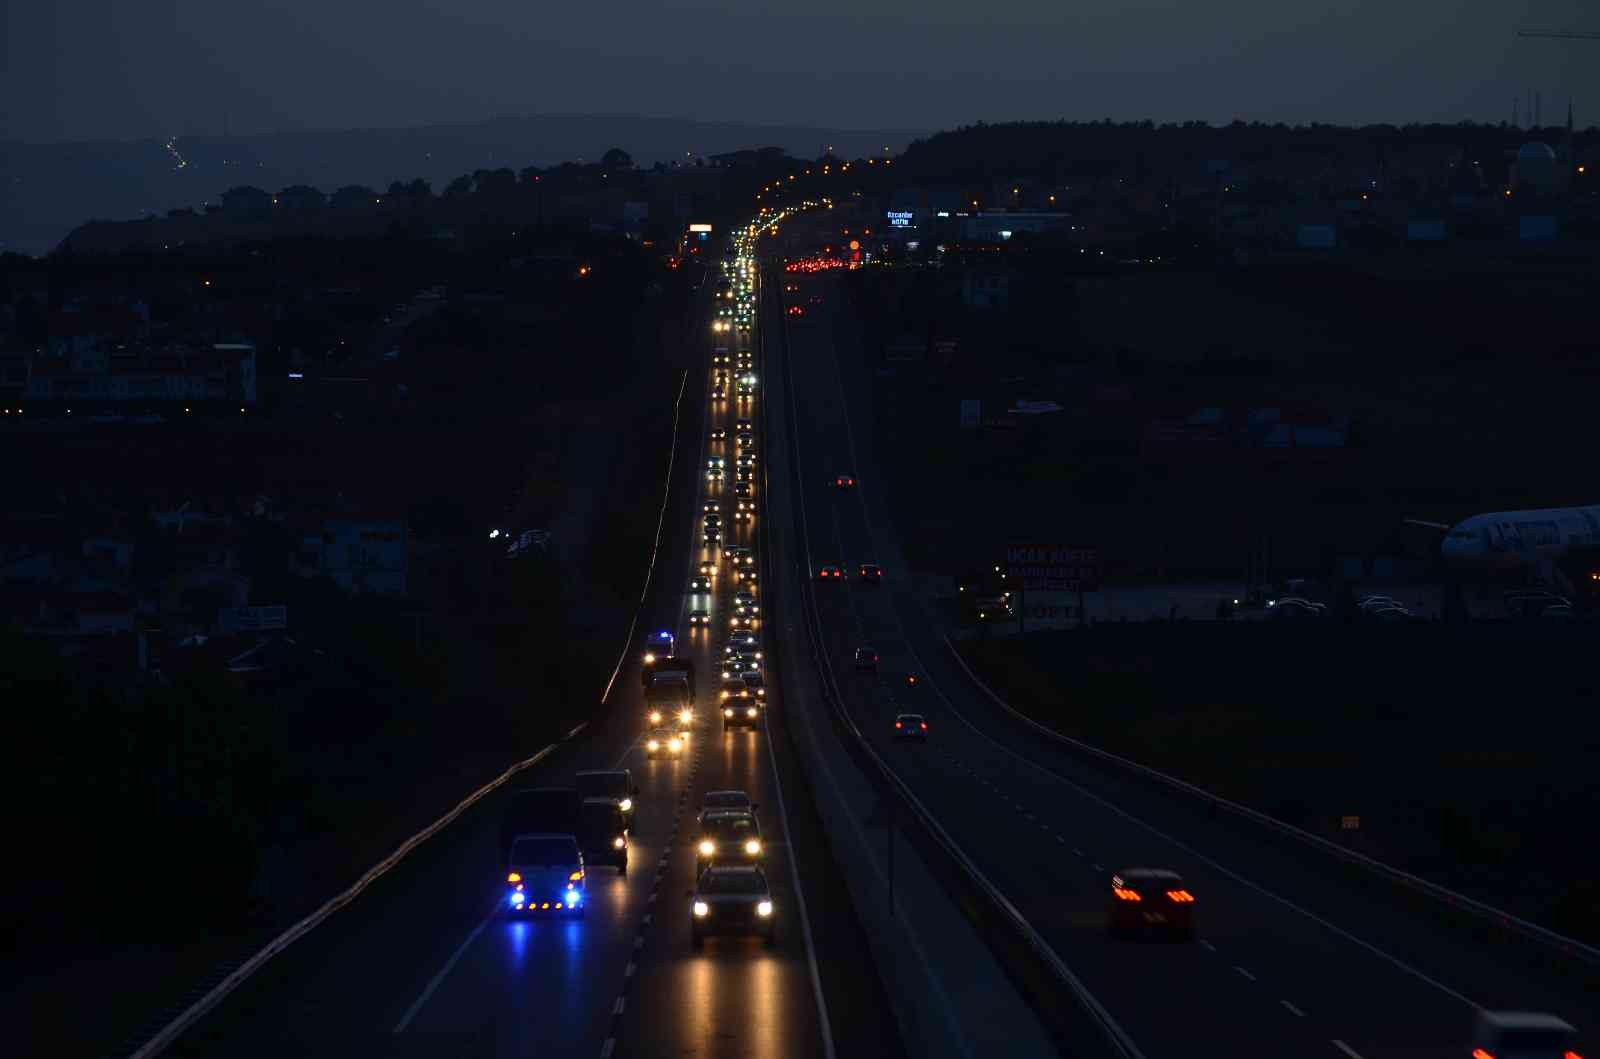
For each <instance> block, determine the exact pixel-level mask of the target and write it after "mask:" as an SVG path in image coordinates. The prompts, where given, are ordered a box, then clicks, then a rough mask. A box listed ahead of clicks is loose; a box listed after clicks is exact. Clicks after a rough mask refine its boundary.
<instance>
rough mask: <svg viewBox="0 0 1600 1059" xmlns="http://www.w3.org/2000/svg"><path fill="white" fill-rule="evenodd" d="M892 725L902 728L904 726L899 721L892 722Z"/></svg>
mask: <svg viewBox="0 0 1600 1059" xmlns="http://www.w3.org/2000/svg"><path fill="white" fill-rule="evenodd" d="M894 726H895V727H896V728H904V727H905V725H903V724H901V723H900V722H899V721H896V722H894ZM923 727H924V728H926V727H927V725H923Z"/></svg>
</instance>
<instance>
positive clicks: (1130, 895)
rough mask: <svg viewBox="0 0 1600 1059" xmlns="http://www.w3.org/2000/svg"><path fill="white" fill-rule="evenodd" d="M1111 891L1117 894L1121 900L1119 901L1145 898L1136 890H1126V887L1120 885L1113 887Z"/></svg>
mask: <svg viewBox="0 0 1600 1059" xmlns="http://www.w3.org/2000/svg"><path fill="white" fill-rule="evenodd" d="M1111 892H1112V893H1114V894H1116V895H1117V900H1119V901H1142V900H1144V898H1142V897H1140V896H1139V895H1138V893H1136V892H1135V891H1133V890H1126V889H1123V888H1122V887H1120V886H1117V887H1114V888H1112V890H1111Z"/></svg>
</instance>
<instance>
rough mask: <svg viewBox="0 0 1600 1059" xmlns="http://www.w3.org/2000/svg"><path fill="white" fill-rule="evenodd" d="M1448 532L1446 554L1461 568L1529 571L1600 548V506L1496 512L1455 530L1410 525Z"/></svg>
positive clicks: (1432, 524) (1444, 545)
mask: <svg viewBox="0 0 1600 1059" xmlns="http://www.w3.org/2000/svg"><path fill="white" fill-rule="evenodd" d="M1406 521H1407V522H1409V523H1411V524H1412V525H1414V526H1428V527H1430V528H1432V529H1437V530H1443V531H1445V537H1444V542H1443V543H1442V544H1441V545H1440V546H1439V551H1440V553H1441V554H1442V555H1443V556H1444V558H1445V560H1446V561H1447V562H1450V563H1452V564H1457V565H1461V566H1479V567H1498V568H1510V567H1524V566H1536V565H1540V564H1545V563H1552V562H1554V561H1556V560H1558V559H1565V558H1567V557H1568V556H1570V555H1574V554H1577V553H1580V552H1586V551H1591V550H1594V549H1596V548H1600V505H1593V506H1590V507H1552V508H1541V509H1538V510H1533V511H1490V512H1488V513H1486V514H1482V515H1473V516H1472V517H1471V518H1467V519H1463V520H1462V521H1460V522H1458V523H1456V524H1455V525H1454V526H1449V525H1446V524H1444V523H1442V522H1424V521H1423V520H1421V519H1406Z"/></svg>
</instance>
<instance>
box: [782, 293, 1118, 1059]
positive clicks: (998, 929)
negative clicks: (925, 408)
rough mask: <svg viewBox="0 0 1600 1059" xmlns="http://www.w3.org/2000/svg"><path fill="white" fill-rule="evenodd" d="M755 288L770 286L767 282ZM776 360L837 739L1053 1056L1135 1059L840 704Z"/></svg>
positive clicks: (1109, 1021)
mask: <svg viewBox="0 0 1600 1059" xmlns="http://www.w3.org/2000/svg"><path fill="white" fill-rule="evenodd" d="M763 286H766V287H772V288H773V289H777V288H776V285H774V284H764V285H763ZM779 331H780V334H781V335H782V339H781V340H782V341H783V342H784V344H785V346H787V342H788V333H787V327H786V326H782V325H780V328H779ZM783 365H784V373H785V385H786V388H787V389H788V391H789V411H790V415H789V417H788V422H789V428H790V434H789V437H788V438H786V440H787V441H788V442H789V444H790V448H791V451H792V452H794V453H795V455H796V457H797V458H796V459H795V460H794V461H793V466H792V467H791V471H792V475H791V477H792V482H791V484H792V487H793V488H794V489H795V491H796V493H795V495H796V499H797V504H798V509H799V511H800V512H801V515H802V525H801V526H799V527H797V528H798V529H799V534H800V538H801V540H802V542H803V551H804V553H805V555H804V565H803V572H802V576H801V577H800V585H801V590H800V595H801V600H800V609H801V611H802V613H803V615H804V617H805V628H806V640H807V643H808V644H809V646H810V649H811V656H812V661H813V663H814V664H815V665H816V668H817V671H818V673H819V675H820V676H821V677H822V679H821V681H820V682H819V683H820V686H821V688H822V692H823V697H824V698H825V699H826V700H827V703H826V705H827V706H828V710H827V713H828V716H829V719H830V720H831V722H832V724H833V727H834V729H835V731H836V732H837V733H838V735H839V738H840V742H841V743H843V745H844V747H845V750H846V752H847V753H849V754H850V756H851V758H852V760H853V761H854V762H855V764H856V767H857V768H859V769H860V770H861V771H862V773H863V775H865V776H866V777H867V780H868V782H869V783H870V784H871V785H872V786H873V788H874V789H875V790H876V791H877V792H878V796H879V797H880V798H881V799H883V800H885V801H887V802H890V803H892V804H894V805H896V806H898V807H899V809H900V812H899V813H897V816H896V820H897V823H898V824H899V825H900V827H901V828H902V832H903V833H904V835H905V837H906V838H907V839H908V840H909V841H910V842H911V843H912V845H913V846H914V847H915V848H916V849H917V851H918V853H919V854H920V855H921V858H922V861H923V863H924V865H925V866H926V867H927V868H928V870H929V872H930V874H932V875H933V876H934V877H935V878H936V879H938V880H939V883H940V885H941V886H942V887H943V888H944V889H945V891H946V892H947V893H948V894H949V895H950V897H951V898H952V900H954V901H955V903H956V905H957V907H958V908H959V909H960V910H961V912H962V914H963V915H964V916H965V917H966V918H967V920H968V921H969V922H971V923H972V924H973V926H974V927H976V928H977V929H978V931H979V934H980V936H981V937H982V938H983V940H984V942H985V944H987V945H988V946H989V948H990V950H991V952H992V953H993V954H994V956H995V958H996V960H997V961H998V962H999V964H1000V965H1001V967H1002V968H1003V969H1004V970H1005V972H1006V974H1007V975H1008V976H1009V977H1010V979H1011V981H1012V983H1013V985H1014V986H1015V987H1016V988H1017V990H1018V992H1020V993H1021V994H1022V996H1023V998H1024V1000H1025V1001H1026V1002H1027V1003H1028V1005H1029V1007H1030V1008H1032V1009H1033V1011H1034V1013H1035V1015H1036V1016H1037V1017H1038V1018H1039V1021H1040V1023H1041V1024H1042V1025H1043V1026H1044V1027H1045V1028H1046V1030H1047V1031H1048V1032H1049V1034H1050V1036H1051V1038H1052V1039H1053V1040H1054V1042H1055V1044H1056V1046H1057V1048H1058V1049H1059V1050H1060V1052H1061V1054H1063V1055H1070V1056H1081V1055H1085V1054H1087V1053H1086V1051H1085V1048H1084V1045H1085V1041H1086V1040H1094V1041H1096V1042H1098V1043H1100V1044H1101V1045H1102V1046H1101V1047H1097V1048H1095V1049H1094V1053H1093V1054H1096V1055H1105V1054H1111V1055H1116V1056H1119V1057H1121V1059H1143V1053H1141V1052H1140V1051H1139V1048H1138V1046H1137V1045H1136V1044H1135V1043H1134V1042H1133V1039H1132V1038H1131V1037H1130V1036H1129V1035H1128V1033H1127V1031H1126V1030H1124V1029H1123V1028H1122V1027H1121V1026H1120V1025H1119V1024H1118V1023H1117V1021H1116V1019H1115V1018H1113V1017H1112V1015H1111V1013H1110V1012H1109V1011H1107V1010H1106V1009H1105V1007H1104V1005H1102V1004H1101V1003H1100V1001H1099V1000H1098V999H1097V998H1096V997H1095V996H1094V994H1093V993H1091V992H1090V991H1089V989H1088V987H1087V986H1086V985H1085V984H1084V983H1083V981H1082V980H1081V979H1079V978H1078V977H1077V975H1075V974H1074V973H1073V972H1072V970H1071V968H1069V967H1068V966H1067V964H1066V962H1065V961H1064V960H1062V959H1061V957H1060V956H1059V955H1058V954H1057V953H1056V952H1055V950H1054V949H1052V948H1051V947H1050V945H1049V943H1048V942H1046V941H1045V940H1044V938H1043V937H1042V936H1040V934H1039V932H1038V931H1037V930H1036V929H1034V927H1033V925H1032V924H1031V923H1029V922H1028V920H1027V918H1026V917H1024V916H1023V914H1022V913H1021V912H1020V911H1019V910H1018V909H1017V907H1016V906H1015V905H1014V904H1012V903H1011V901H1010V900H1009V899H1008V898H1007V897H1006V896H1005V894H1004V893H1002V892H1001V891H1000V889H999V888H998V887H997V886H995V884H994V883H993V882H991V881H990V880H989V878H988V877H987V876H985V875H984V873H983V872H982V870H981V869H979V867H978V866H977V864H975V863H974V862H973V860H972V859H971V858H970V857H969V856H968V855H967V854H966V852H965V851H964V850H962V849H961V847H960V845H959V844H957V842H956V841H955V839H953V838H952V837H951V836H950V834H949V833H948V832H947V831H945V829H944V827H943V826H942V825H941V824H940V823H939V822H938V820H937V819H936V818H935V816H934V814H933V813H932V812H931V811H929V810H928V809H927V807H926V806H924V805H923V804H922V802H921V800H920V799H918V798H917V797H916V795H915V794H914V793H913V792H912V791H911V788H910V787H909V786H907V784H906V783H905V781H903V780H902V779H900V777H899V776H898V775H897V774H896V773H895V771H894V770H893V769H892V768H891V767H890V766H889V765H888V763H887V762H885V761H884V760H883V758H882V757H880V756H879V755H878V753H877V751H876V750H875V749H874V748H873V747H872V744H871V742H870V740H868V739H867V737H866V736H865V735H864V734H863V733H862V732H861V730H860V728H859V727H858V726H857V725H856V723H855V721H854V719H852V718H851V717H850V715H849V711H848V710H847V709H846V708H845V706H844V703H843V697H842V696H841V695H840V693H839V688H838V683H837V680H836V679H835V676H834V673H833V666H832V663H831V662H830V661H829V660H828V655H827V651H826V649H825V647H824V645H823V642H822V626H821V617H820V615H819V614H818V611H817V608H816V600H815V598H814V596H813V587H814V586H813V585H812V581H811V569H812V560H811V552H810V539H809V533H808V532H807V530H806V528H805V526H804V524H803V516H804V503H805V501H804V496H803V484H802V482H801V478H800V469H799V460H798V454H799V439H798V435H797V433H796V432H797V427H796V425H795V411H796V409H795V405H794V386H793V375H792V372H791V370H790V359H789V357H788V355H787V349H785V352H784V356H783ZM1063 993H1065V994H1068V995H1070V996H1071V997H1072V998H1073V999H1074V1000H1075V1001H1076V1006H1073V1005H1063V1004H1061V1003H1060V1000H1061V997H1062V994H1063Z"/></svg>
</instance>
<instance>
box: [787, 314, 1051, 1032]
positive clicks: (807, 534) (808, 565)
mask: <svg viewBox="0 0 1600 1059" xmlns="http://www.w3.org/2000/svg"><path fill="white" fill-rule="evenodd" d="M780 304H781V303H780ZM779 323H780V326H782V327H783V329H784V333H785V335H787V333H788V327H789V322H788V321H787V320H783V319H780V321H779ZM786 346H787V343H786ZM782 371H783V373H784V374H783V377H784V388H785V389H786V390H787V391H788V395H789V418H790V420H791V421H792V422H794V423H796V424H798V422H799V416H800V407H799V405H798V404H797V403H796V401H797V398H796V396H795V394H796V387H795V385H794V370H793V367H792V366H791V363H790V358H789V357H788V356H787V355H785V357H784V363H783V368H782ZM763 407H764V406H763ZM785 441H787V438H785ZM794 476H795V479H796V480H797V481H799V482H800V489H799V491H798V495H797V496H796V497H795V502H796V504H797V505H798V506H799V509H800V536H801V539H800V548H801V551H802V552H803V553H804V556H805V573H804V575H802V576H803V577H804V578H805V580H806V581H808V582H809V581H810V579H811V574H812V571H813V570H814V569H815V567H814V565H813V564H814V562H815V560H814V559H813V558H812V555H811V520H810V516H809V514H808V509H807V507H806V495H805V493H806V491H805V480H806V479H805V458H804V455H803V453H802V452H801V450H800V428H799V426H798V425H796V426H795V428H794ZM805 591H806V590H805V588H804V587H802V588H801V592H802V593H804V592H805ZM799 606H800V613H801V616H802V618H804V620H805V622H806V623H807V625H808V626H810V625H811V623H812V616H811V614H810V613H809V611H808V610H807V608H806V605H805V602H804V599H803V598H802V599H801V601H800V603H799ZM817 621H818V623H819V626H818V627H817V628H816V632H817V634H818V636H819V637H820V635H821V631H822V630H821V628H820V621H821V619H820V618H818V619H817ZM803 635H807V636H809V632H808V633H806V634H803ZM819 646H821V645H820V644H819ZM820 659H821V664H820V665H819V667H818V673H817V679H818V681H819V683H822V684H824V685H826V684H827V683H829V682H832V683H833V684H834V685H835V690H837V683H838V682H837V681H836V680H833V667H832V663H831V662H829V661H828V658H827V654H826V652H825V651H824V652H822V653H821V655H820ZM822 667H827V673H823V672H822ZM841 744H842V739H841ZM841 749H842V746H841ZM846 756H847V758H848V751H846ZM817 764H818V765H819V766H820V767H821V768H822V771H823V772H824V774H825V775H826V776H827V778H828V783H829V785H830V786H832V788H833V790H834V792H835V794H836V795H838V796H839V798H840V801H841V803H844V797H843V795H842V794H841V793H840V792H839V784H838V781H837V780H836V779H835V778H834V776H833V770H832V768H830V767H829V765H828V763H827V761H826V760H825V759H824V758H823V757H822V756H821V753H820V747H819V753H818V758H817ZM851 767H854V764H853V763H852V765H851ZM863 778H864V779H866V780H867V785H868V786H869V787H871V785H872V781H871V779H870V778H868V777H865V776H863ZM844 814H845V819H846V820H848V821H849V823H850V828H851V830H852V831H853V832H854V833H855V836H856V840H857V841H858V842H860V843H861V845H862V846H863V847H864V848H871V844H870V843H869V842H868V840H867V836H866V833H865V832H864V831H862V826H861V821H860V820H858V819H857V818H856V815H855V814H854V813H852V812H850V810H849V809H848V808H846V809H845V810H844ZM867 866H868V867H869V868H870V869H871V870H872V874H873V876H874V877H876V878H877V880H878V885H879V886H881V887H883V888H884V889H885V890H887V889H888V887H889V880H888V878H887V876H885V875H884V872H883V869H882V868H881V867H879V865H878V862H877V861H876V860H875V859H871V858H869V859H868V860H867ZM945 896H946V900H949V895H948V894H947V895H945ZM958 913H959V910H958ZM896 922H897V923H899V924H901V927H902V933H901V935H900V936H901V937H903V938H904V939H905V942H906V944H908V945H910V946H911V951H912V953H913V955H914V956H915V957H916V959H917V965H918V966H919V967H922V968H923V969H924V974H925V976H926V979H927V982H928V987H929V989H930V990H932V992H933V993H934V994H935V995H936V996H937V997H938V998H939V1001H940V1002H939V1003H938V1004H937V1005H935V1007H936V1010H938V1011H940V1012H941V1013H943V1015H944V1018H945V1025H946V1026H948V1027H949V1029H950V1034H951V1038H952V1039H953V1040H954V1041H955V1042H956V1045H957V1047H958V1048H959V1049H960V1050H961V1054H962V1055H964V1056H971V1055H972V1049H971V1048H970V1047H969V1046H968V1044H967V1039H966V1037H965V1036H963V1035H962V1033H961V1026H960V1024H959V1023H958V1022H957V1021H956V1017H955V1005H954V1004H953V1003H952V1002H951V1001H950V997H949V993H948V991H947V990H946V989H945V986H944V980H943V978H941V977H940V976H939V975H938V974H937V973H936V972H935V971H934V970H933V967H934V966H935V965H934V963H933V961H931V960H930V959H929V958H928V954H927V952H926V950H924V949H923V947H922V943H921V942H920V941H919V940H918V938H917V935H916V932H915V931H913V930H912V929H911V928H910V926H909V925H907V924H905V921H904V920H903V919H897V920H896ZM969 926H970V924H969ZM980 940H981V939H980ZM1024 1006H1025V1007H1026V1006H1027V1005H1026V1004H1024ZM1030 1010H1031V1009H1030Z"/></svg>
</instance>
